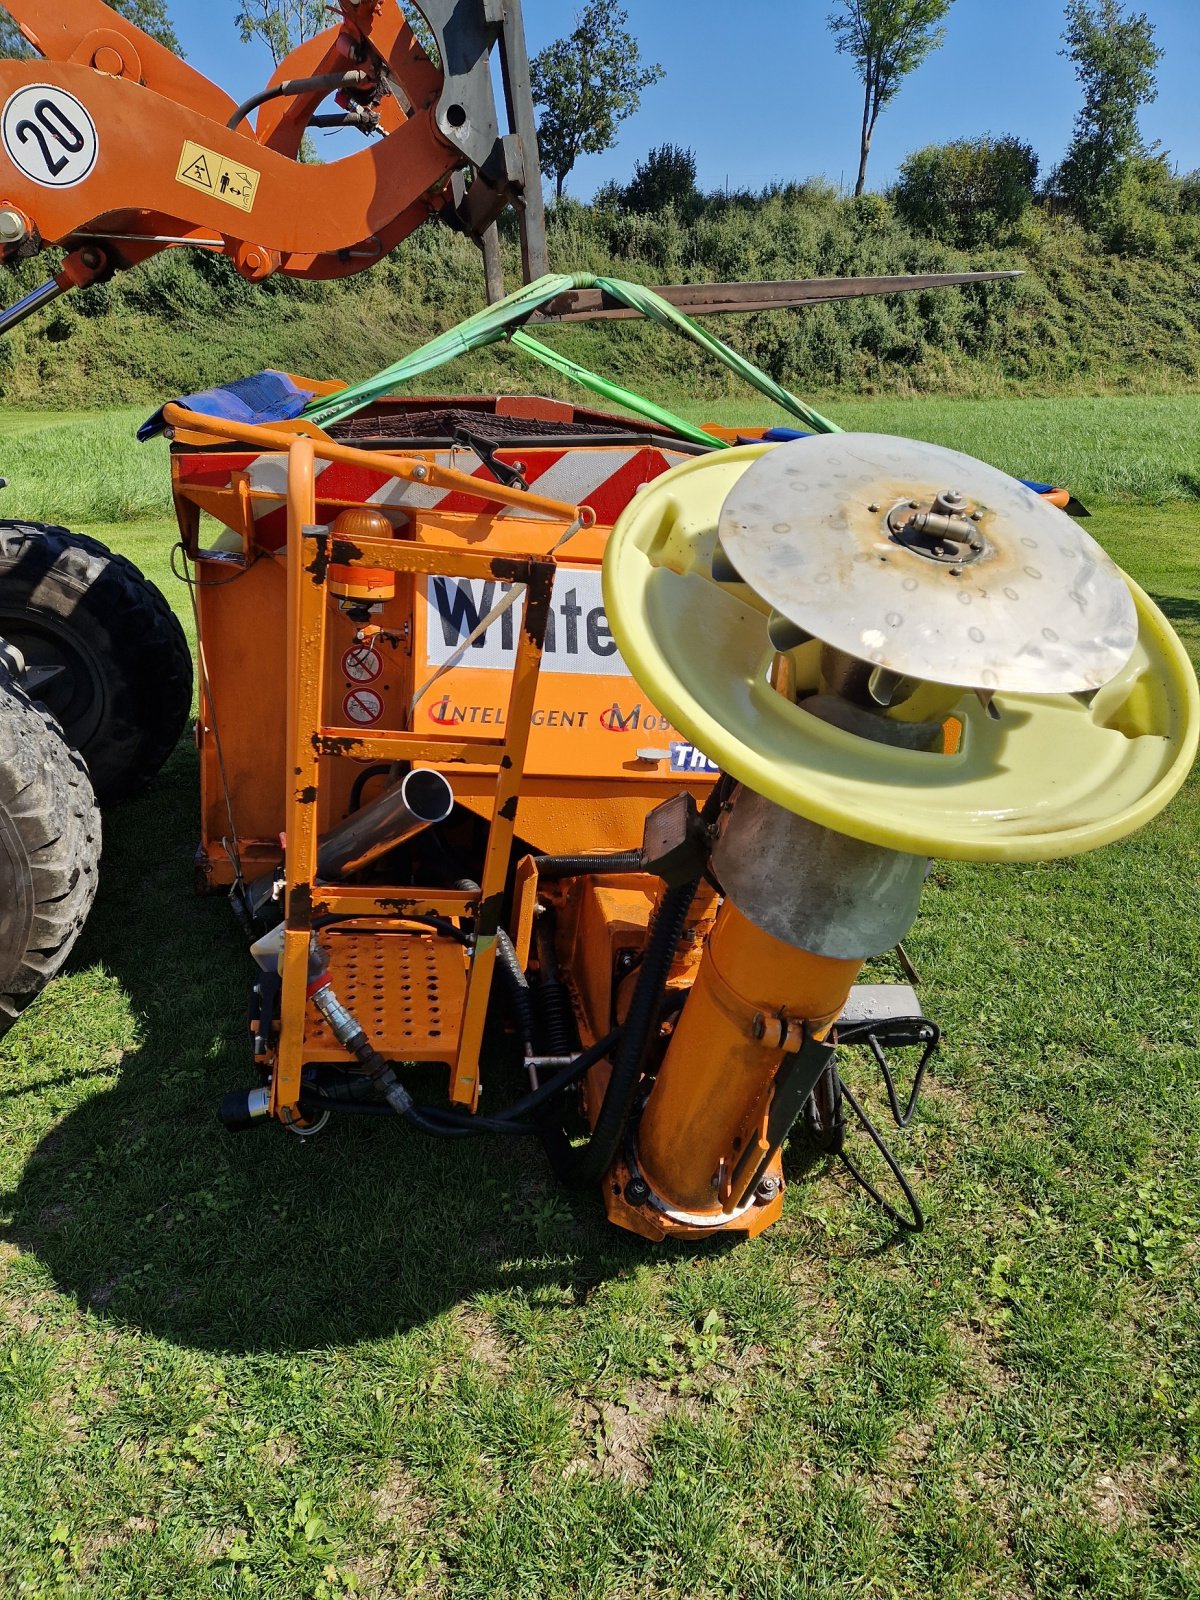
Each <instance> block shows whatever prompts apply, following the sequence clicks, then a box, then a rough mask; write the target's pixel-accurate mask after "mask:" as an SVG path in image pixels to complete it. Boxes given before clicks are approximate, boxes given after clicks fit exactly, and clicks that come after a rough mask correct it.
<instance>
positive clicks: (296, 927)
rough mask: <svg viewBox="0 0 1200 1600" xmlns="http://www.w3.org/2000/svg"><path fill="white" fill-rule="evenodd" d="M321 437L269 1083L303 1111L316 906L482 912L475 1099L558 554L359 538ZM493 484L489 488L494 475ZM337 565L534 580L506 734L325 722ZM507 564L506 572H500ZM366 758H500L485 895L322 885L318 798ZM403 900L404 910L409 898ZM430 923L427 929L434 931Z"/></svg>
mask: <svg viewBox="0 0 1200 1600" xmlns="http://www.w3.org/2000/svg"><path fill="white" fill-rule="evenodd" d="M331 448H332V449H337V448H338V447H336V446H327V447H325V448H324V449H321V447H320V445H319V443H318V442H316V441H313V440H311V439H308V438H296V439H294V440H293V441H292V442H291V443H290V445H289V448H288V542H287V611H288V628H287V684H288V702H287V747H288V751H289V769H290V772H289V782H288V795H287V811H286V817H287V835H286V854H285V863H284V872H285V895H286V900H285V905H286V918H285V932H284V949H283V961H282V969H281V970H282V979H283V988H282V996H281V1001H280V1023H281V1033H280V1041H279V1052H278V1057H277V1060H276V1063H275V1070H274V1074H273V1077H272V1084H271V1111H272V1113H273V1114H274V1115H276V1116H278V1117H280V1118H281V1119H282V1120H283V1121H285V1122H298V1121H300V1120H301V1117H300V1111H299V1100H300V1082H301V1072H302V1070H303V1066H304V1051H305V1039H306V1006H307V988H308V973H309V947H310V941H311V937H312V929H313V919H314V917H315V916H317V915H319V914H333V915H348V916H364V917H372V918H377V917H379V916H380V915H381V914H390V916H391V918H392V920H393V921H394V922H395V923H396V924H397V925H402V924H403V922H404V919H405V916H408V917H410V918H411V917H414V916H419V915H423V914H429V913H440V914H443V915H445V914H450V915H463V914H465V913H467V912H469V911H471V910H474V912H475V940H474V946H473V949H472V953H471V961H470V968H469V971H468V975H467V988H466V997H465V1001H464V1006H463V1012H462V1018H461V1022H460V1025H459V1030H458V1038H457V1041H456V1046H455V1051H454V1058H453V1060H452V1062H451V1063H450V1085H449V1092H450V1098H451V1100H452V1101H453V1102H454V1103H455V1104H458V1105H464V1106H468V1107H469V1108H471V1109H472V1110H474V1108H475V1107H476V1105H477V1104H478V1100H479V1089H480V1078H479V1053H480V1048H481V1045H482V1041H483V1027H484V1019H485V1016H486V1013H487V1005H488V996H489V994H490V992H491V982H492V974H493V971H494V968H495V957H496V935H497V931H498V929H499V926H500V910H501V904H502V899H503V894H504V885H505V881H506V878H507V875H508V866H509V858H510V855H511V851H512V842H513V835H514V829H515V821H516V812H517V800H518V796H519V794H520V789H521V783H522V779H523V776H524V767H525V755H526V750H527V747H528V741H529V732H530V727H531V725H532V713H533V709H534V700H535V696H536V693H537V681H538V671H539V668H540V666H541V659H542V646H543V643H544V640H545V633H546V625H547V619H548V616H549V606H550V594H551V589H552V587H553V582H554V569H555V563H554V561H553V559H552V558H550V557H548V556H531V557H529V558H527V559H524V560H522V559H514V558H513V557H511V556H494V555H487V554H483V553H478V552H473V551H463V550H462V549H457V548H453V547H451V546H448V545H441V544H438V545H431V544H423V545H416V544H413V543H410V542H409V541H407V540H404V539H394V540H374V539H372V540H359V541H358V542H357V543H356V544H355V545H353V546H349V545H347V543H346V541H344V540H338V539H337V537H336V535H335V534H334V533H333V532H332V531H331V530H330V529H329V528H325V527H321V526H318V525H317V524H316V522H315V518H316V475H315V471H314V464H315V461H316V457H317V453H318V449H321V454H327V453H328V451H329V449H331ZM489 487H490V486H489ZM331 556H332V557H335V558H336V561H337V563H338V565H339V566H343V567H344V566H353V565H356V564H360V563H361V564H363V565H365V566H370V567H374V568H383V569H386V570H388V571H391V572H396V573H412V574H415V573H429V572H435V573H441V574H445V575H447V576H461V577H480V578H489V577H497V576H503V578H504V579H505V580H506V581H508V582H512V583H521V584H524V585H525V586H526V599H525V611H524V617H523V621H522V629H521V637H520V640H519V642H518V645H517V650H516V662H515V666H514V670H513V674H512V685H511V689H510V693H509V700H508V713H507V716H506V719H505V728H506V733H505V736H504V737H503V738H484V739H471V740H464V739H461V738H459V737H457V736H455V735H453V734H447V735H424V734H416V733H413V732H403V731H401V732H390V733H377V734H375V735H373V736H372V737H371V738H363V737H361V736H360V734H359V733H358V732H357V731H356V730H355V729H353V728H347V727H341V726H338V725H336V724H332V723H327V722H326V720H325V713H324V707H323V698H324V696H323V687H324V682H325V667H326V663H325V642H326V618H327V613H328V606H329V592H328V572H329V566H330V558H331ZM500 569H503V571H502V572H501V571H500ZM351 749H352V750H353V753H354V754H355V755H356V756H359V757H362V758H365V759H383V760H410V761H423V760H424V761H432V760H436V761H438V762H447V763H459V762H462V763H466V764H469V765H472V766H488V767H492V768H494V769H495V772H496V789H495V811H494V815H493V819H492V824H491V828H490V830H489V833H488V842H487V848H486V852H485V855H484V865H483V873H482V879H481V884H480V892H479V894H478V895H472V894H470V893H463V892H450V891H445V890H437V889H429V890H426V889H416V890H414V889H412V888H409V887H405V888H399V889H379V888H371V889H367V890H364V889H353V888H349V889H346V888H341V887H339V888H337V889H328V888H321V887H320V886H318V884H317V882H316V871H317V847H318V839H317V798H318V794H319V790H320V783H321V758H322V756H323V755H326V754H329V753H337V752H340V751H345V752H347V753H349V751H350V750H351ZM398 908H399V909H398ZM421 931H422V934H423V935H424V936H426V937H427V936H428V929H427V928H423V929H422V930H421Z"/></svg>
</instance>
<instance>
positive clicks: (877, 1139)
mask: <svg viewBox="0 0 1200 1600" xmlns="http://www.w3.org/2000/svg"><path fill="white" fill-rule="evenodd" d="M841 1088H842V1094H843V1096H844V1098H845V1099H846V1101H847V1102H848V1103H849V1105H850V1107H851V1109H852V1110H853V1112H854V1114H855V1116H856V1117H857V1118H858V1120H859V1121H860V1122H861V1123H862V1125H863V1129H864V1131H865V1132H866V1134H867V1136H868V1138H869V1139H870V1140H871V1143H872V1144H873V1145H874V1146H875V1148H876V1149H877V1150H878V1151H879V1154H880V1155H881V1156H882V1157H883V1159H884V1160H885V1161H886V1162H887V1165H888V1169H889V1171H890V1172H891V1174H892V1176H893V1177H894V1178H895V1180H896V1182H897V1183H898V1184H899V1186H900V1192H901V1193H902V1194H903V1196H904V1198H905V1200H906V1201H907V1202H908V1206H909V1210H910V1211H911V1213H912V1214H911V1216H907V1217H906V1216H905V1215H904V1214H903V1213H902V1212H900V1211H897V1210H896V1208H895V1206H894V1205H892V1203H891V1201H890V1200H885V1199H884V1197H883V1195H882V1194H880V1192H879V1190H878V1189H877V1188H876V1187H875V1185H874V1184H873V1183H872V1182H871V1180H870V1179H869V1178H868V1177H867V1175H866V1174H865V1173H864V1172H862V1171H860V1170H859V1168H858V1167H856V1166H855V1165H854V1163H853V1161H851V1159H850V1157H849V1156H848V1155H847V1154H846V1152H845V1150H839V1151H838V1160H839V1161H840V1162H841V1163H842V1165H843V1166H844V1167H845V1168H846V1171H847V1172H848V1173H849V1174H850V1176H851V1177H852V1178H853V1179H854V1180H855V1182H856V1183H858V1184H860V1185H861V1187H862V1188H863V1189H865V1190H866V1192H867V1193H868V1194H869V1195H870V1197H871V1199H872V1200H874V1202H875V1204H876V1205H877V1206H878V1207H879V1208H880V1210H881V1211H884V1212H886V1213H887V1215H888V1216H889V1217H891V1219H892V1221H893V1222H894V1223H896V1225H897V1227H900V1228H904V1229H906V1231H907V1232H909V1233H920V1232H921V1230H922V1228H924V1226H925V1213H924V1212H923V1211H922V1210H921V1203H920V1201H919V1200H918V1199H917V1197H916V1195H915V1193H914V1192H913V1187H912V1184H911V1183H909V1181H908V1179H907V1178H906V1177H905V1175H904V1172H903V1170H902V1168H901V1166H900V1163H899V1162H898V1161H897V1160H896V1158H895V1156H894V1155H893V1154H892V1152H891V1151H890V1150H889V1149H888V1146H887V1144H886V1142H885V1140H884V1138H883V1135H882V1134H881V1133H880V1132H879V1129H878V1128H877V1127H876V1126H875V1124H874V1123H873V1122H872V1121H871V1119H870V1117H869V1116H868V1115H867V1113H866V1112H865V1111H864V1110H863V1108H862V1106H860V1105H859V1103H858V1100H857V1098H856V1097H855V1095H854V1092H853V1090H852V1089H851V1088H850V1086H849V1084H847V1083H846V1081H845V1080H844V1079H843V1080H842V1083H841Z"/></svg>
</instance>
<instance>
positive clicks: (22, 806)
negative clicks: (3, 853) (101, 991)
mask: <svg viewBox="0 0 1200 1600" xmlns="http://www.w3.org/2000/svg"><path fill="white" fill-rule="evenodd" d="M0 812H2V813H3V814H4V816H5V817H6V818H7V819H8V821H9V823H10V825H11V828H12V830H13V831H14V832H15V833H16V834H17V835H19V837H20V840H21V843H22V844H23V846H24V848H25V853H26V858H27V862H28V868H29V874H30V880H31V886H32V899H33V917H32V923H31V926H30V929H29V934H28V937H27V939H25V941H24V948H23V949H7V950H6V949H0V1033H3V1032H4V1031H5V1030H7V1029H8V1028H9V1027H10V1026H11V1025H12V1023H13V1022H15V1021H16V1019H17V1017H18V1016H19V1015H20V1014H21V1012H22V1011H23V1010H24V1009H25V1007H26V1006H27V1005H28V1004H29V1003H30V1001H31V1000H33V999H34V998H35V997H36V996H37V995H38V994H39V993H40V992H41V990H42V989H43V988H44V987H45V985H46V983H47V982H48V981H49V979H50V978H52V977H53V976H54V974H55V973H56V972H57V971H58V970H59V968H60V967H61V966H62V964H63V962H64V961H65V960H66V959H67V956H68V955H69V954H70V952H71V947H72V946H73V945H74V943H75V940H76V939H77V938H78V936H79V933H80V930H81V929H82V928H83V925H84V923H85V922H86V920H87V915H88V912H89V911H90V910H91V907H92V901H93V900H94V899H95V896H96V885H97V881H98V876H99V864H100V811H99V807H98V806H97V804H96V797H95V794H94V793H93V790H92V785H91V780H90V779H89V777H88V772H87V768H86V766H85V765H84V763H83V761H82V759H81V757H80V756H79V755H78V754H77V753H76V752H75V751H74V750H72V749H71V747H70V745H69V744H68V743H67V741H66V739H65V738H64V737H63V732H62V729H61V728H60V727H59V725H58V723H57V722H55V721H54V719H53V717H51V716H50V715H49V714H48V713H47V712H46V711H44V710H43V709H42V708H41V707H40V706H38V705H35V704H34V702H33V701H32V700H30V698H29V696H28V695H27V694H26V693H25V691H24V690H23V689H22V688H20V687H19V685H18V684H17V683H15V682H14V681H13V680H12V678H11V677H9V676H8V675H7V674H5V675H3V676H2V677H0Z"/></svg>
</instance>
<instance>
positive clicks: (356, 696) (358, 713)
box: [342, 689, 383, 727]
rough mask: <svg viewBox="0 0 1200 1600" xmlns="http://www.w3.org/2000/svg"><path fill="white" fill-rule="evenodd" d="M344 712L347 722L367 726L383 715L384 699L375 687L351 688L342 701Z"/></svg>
mask: <svg viewBox="0 0 1200 1600" xmlns="http://www.w3.org/2000/svg"><path fill="white" fill-rule="evenodd" d="M342 714H343V716H344V717H345V718H346V721H347V722H355V723H357V724H359V726H360V727H365V726H368V725H369V724H370V723H372V722H378V721H379V719H380V717H381V716H382V715H383V701H382V699H381V698H380V696H379V695H377V694H376V693H375V691H374V689H351V691H350V693H349V694H348V695H347V696H346V698H345V699H344V700H343V701H342Z"/></svg>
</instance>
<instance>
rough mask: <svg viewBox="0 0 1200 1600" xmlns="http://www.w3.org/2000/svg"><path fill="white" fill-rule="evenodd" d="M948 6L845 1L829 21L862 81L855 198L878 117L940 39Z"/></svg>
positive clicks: (913, 0) (946, 2) (936, 0)
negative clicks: (843, 6)
mask: <svg viewBox="0 0 1200 1600" xmlns="http://www.w3.org/2000/svg"><path fill="white" fill-rule="evenodd" d="M951 4H952V0H850V4H849V5H848V7H847V9H846V10H845V11H838V12H834V13H833V15H832V16H830V18H829V31H830V32H831V33H832V34H833V37H834V39H835V41H836V43H837V48H838V52H839V54H841V55H847V56H850V57H851V58H852V60H853V62H854V69H855V71H856V72H857V73H858V75H859V77H860V78H861V79H862V83H863V114H862V137H861V139H860V142H859V153H858V181H857V182H856V183H855V185H854V193H855V194H856V195H860V194H861V193H862V192H863V188H864V186H865V184H866V181H867V157H868V156H869V155H870V153H871V140H872V138H873V137H874V134H875V124H876V123H877V122H878V121H879V113H880V112H881V111H882V110H883V108H884V106H886V105H887V104H888V102H889V101H890V100H893V99H894V98H895V96H896V94H897V93H898V92H899V89H900V85H901V83H903V81H904V79H905V78H906V77H907V76H908V74H909V73H910V72H912V71H913V70H914V69H915V68H916V67H919V66H920V65H921V63H922V61H924V60H925V58H926V56H928V55H930V54H932V52H933V51H934V50H936V49H937V48H938V46H939V45H940V44H941V42H942V40H943V39H944V38H945V37H946V30H945V29H944V28H943V27H940V26H939V24H940V23H941V20H942V18H943V17H944V16H945V15H946V13H947V11H949V9H950V6H951Z"/></svg>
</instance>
